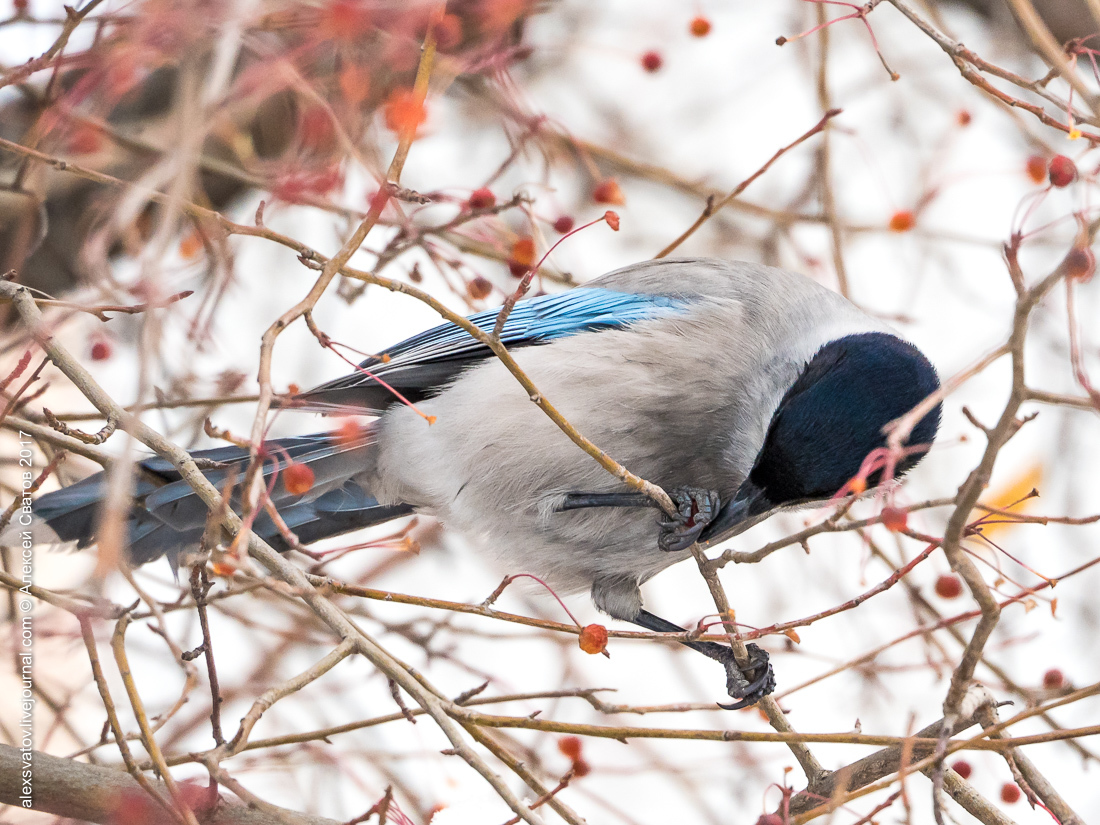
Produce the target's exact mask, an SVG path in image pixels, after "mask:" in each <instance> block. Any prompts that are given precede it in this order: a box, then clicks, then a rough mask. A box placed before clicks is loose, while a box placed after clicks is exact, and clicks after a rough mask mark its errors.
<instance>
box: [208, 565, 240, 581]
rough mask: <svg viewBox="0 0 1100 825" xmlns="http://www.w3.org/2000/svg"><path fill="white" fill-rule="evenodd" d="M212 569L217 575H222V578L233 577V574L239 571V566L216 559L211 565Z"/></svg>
mask: <svg viewBox="0 0 1100 825" xmlns="http://www.w3.org/2000/svg"><path fill="white" fill-rule="evenodd" d="M210 571H211V572H212V573H213V574H214V575H215V576H221V577H222V578H226V579H231V578H233V574H234V573H236V572H237V568H236V567H235V566H234V565H232V564H226V563H225V562H221V561H216V562H213V563H212V564H211V565H210Z"/></svg>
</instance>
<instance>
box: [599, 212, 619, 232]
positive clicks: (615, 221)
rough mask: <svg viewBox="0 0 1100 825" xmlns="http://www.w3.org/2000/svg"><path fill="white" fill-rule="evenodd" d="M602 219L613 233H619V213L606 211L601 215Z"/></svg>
mask: <svg viewBox="0 0 1100 825" xmlns="http://www.w3.org/2000/svg"><path fill="white" fill-rule="evenodd" d="M603 219H604V220H605V221H607V225H608V226H610V227H611V228H612V229H613V230H614V231H615V232H618V231H619V213H618V212H612V211H611V210H610V209H608V210H607V211H606V212H604V213H603Z"/></svg>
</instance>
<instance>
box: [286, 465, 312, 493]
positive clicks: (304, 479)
mask: <svg viewBox="0 0 1100 825" xmlns="http://www.w3.org/2000/svg"><path fill="white" fill-rule="evenodd" d="M283 486H284V487H285V488H286V491H287V492H288V493H290V494H291V495H292V496H301V495H305V494H306V493H308V492H309V491H310V489H311V488H312V487H313V470H311V469H310V468H309V467H308V466H306V465H305V464H299V463H297V462H291V464H290V466H289V467H287V468H286V469H285V470H283Z"/></svg>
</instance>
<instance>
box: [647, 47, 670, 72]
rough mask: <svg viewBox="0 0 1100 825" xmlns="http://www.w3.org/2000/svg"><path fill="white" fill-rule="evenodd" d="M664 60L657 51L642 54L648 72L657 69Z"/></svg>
mask: <svg viewBox="0 0 1100 825" xmlns="http://www.w3.org/2000/svg"><path fill="white" fill-rule="evenodd" d="M664 62H665V61H664V59H663V58H662V57H661V55H660V54H658V53H657V52H646V53H645V54H643V55H642V68H643V69H645V70H646V71H647V72H655V71H657V70H658V69H660V68H661V65H662V64H663V63H664Z"/></svg>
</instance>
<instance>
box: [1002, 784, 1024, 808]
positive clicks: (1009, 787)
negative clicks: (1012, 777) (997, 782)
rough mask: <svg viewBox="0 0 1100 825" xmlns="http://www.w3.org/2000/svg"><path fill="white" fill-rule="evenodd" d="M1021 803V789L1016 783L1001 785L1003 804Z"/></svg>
mask: <svg viewBox="0 0 1100 825" xmlns="http://www.w3.org/2000/svg"><path fill="white" fill-rule="evenodd" d="M1019 801H1020V788H1019V786H1018V785H1016V784H1015V783H1014V782H1005V783H1004V784H1003V785H1001V802H1004V803H1005V804H1006V805H1012V804H1013V803H1015V802H1019Z"/></svg>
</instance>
